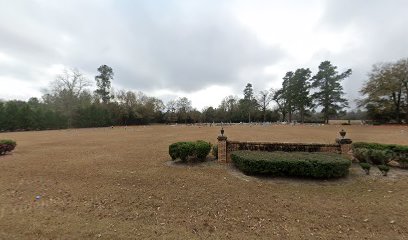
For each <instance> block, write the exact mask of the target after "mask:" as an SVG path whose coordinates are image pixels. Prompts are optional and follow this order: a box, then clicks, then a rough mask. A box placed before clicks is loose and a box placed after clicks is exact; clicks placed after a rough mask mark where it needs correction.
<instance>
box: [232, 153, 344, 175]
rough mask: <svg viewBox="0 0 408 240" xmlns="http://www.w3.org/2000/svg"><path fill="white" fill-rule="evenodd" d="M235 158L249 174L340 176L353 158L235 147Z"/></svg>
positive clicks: (233, 154)
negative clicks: (248, 149)
mask: <svg viewBox="0 0 408 240" xmlns="http://www.w3.org/2000/svg"><path fill="white" fill-rule="evenodd" d="M231 159H232V161H233V163H234V165H235V166H236V167H237V168H238V169H240V170H241V171H243V172H244V173H245V174H249V175H254V174H266V175H270V176H294V177H310V178H338V177H343V176H346V175H347V174H348V171H349V167H350V166H351V161H350V160H348V159H346V158H344V157H342V156H341V155H339V154H335V153H308V152H260V151H235V152H232V153H231Z"/></svg>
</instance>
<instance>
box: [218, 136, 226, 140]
mask: <svg viewBox="0 0 408 240" xmlns="http://www.w3.org/2000/svg"><path fill="white" fill-rule="evenodd" d="M217 139H218V141H223V140H227V136H221V135H220V136H218V137H217Z"/></svg>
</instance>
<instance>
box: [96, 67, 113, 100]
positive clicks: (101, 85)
mask: <svg viewBox="0 0 408 240" xmlns="http://www.w3.org/2000/svg"><path fill="white" fill-rule="evenodd" d="M98 72H99V75H97V76H95V81H96V86H97V87H98V88H97V89H96V91H95V93H96V94H97V95H98V96H99V97H100V99H102V102H103V103H105V104H106V103H108V102H109V101H110V99H111V96H110V89H111V80H113V70H112V68H111V67H109V66H107V65H102V66H100V67H99V68H98Z"/></svg>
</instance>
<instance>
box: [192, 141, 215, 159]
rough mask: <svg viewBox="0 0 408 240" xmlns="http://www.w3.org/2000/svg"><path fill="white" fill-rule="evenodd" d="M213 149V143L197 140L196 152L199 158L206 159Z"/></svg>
mask: <svg viewBox="0 0 408 240" xmlns="http://www.w3.org/2000/svg"><path fill="white" fill-rule="evenodd" d="M210 151H211V143H208V142H204V141H201V140H199V141H197V142H195V154H196V156H197V158H198V159H200V160H205V158H206V157H207V156H208V154H209V153H210Z"/></svg>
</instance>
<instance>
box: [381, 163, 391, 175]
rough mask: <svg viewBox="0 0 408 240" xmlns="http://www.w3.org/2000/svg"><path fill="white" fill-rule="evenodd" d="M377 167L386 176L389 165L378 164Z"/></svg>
mask: <svg viewBox="0 0 408 240" xmlns="http://www.w3.org/2000/svg"><path fill="white" fill-rule="evenodd" d="M378 169H379V170H380V171H381V172H382V173H383V175H384V176H387V173H388V171H390V167H388V166H387V165H378Z"/></svg>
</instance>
